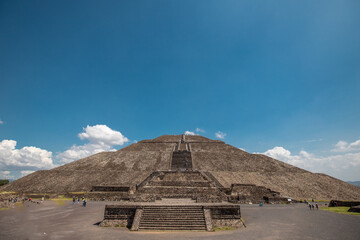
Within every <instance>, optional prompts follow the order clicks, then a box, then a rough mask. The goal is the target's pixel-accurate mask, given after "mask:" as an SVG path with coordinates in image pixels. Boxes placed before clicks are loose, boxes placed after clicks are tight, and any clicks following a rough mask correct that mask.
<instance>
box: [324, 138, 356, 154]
mask: <svg viewBox="0 0 360 240" xmlns="http://www.w3.org/2000/svg"><path fill="white" fill-rule="evenodd" d="M331 151H332V152H350V151H360V139H359V140H357V141H355V142H352V143H347V142H345V141H338V142H337V143H336V144H335V147H334V148H333V149H332V150H331Z"/></svg>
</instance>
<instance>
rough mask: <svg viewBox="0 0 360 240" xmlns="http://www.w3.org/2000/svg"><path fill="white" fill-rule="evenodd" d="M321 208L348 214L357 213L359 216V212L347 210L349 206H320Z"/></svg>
mask: <svg viewBox="0 0 360 240" xmlns="http://www.w3.org/2000/svg"><path fill="white" fill-rule="evenodd" d="M320 209H321V210H325V211H329V212H336V213H342V214H350V215H357V216H360V213H357V212H348V210H349V209H350V207H321V208H320Z"/></svg>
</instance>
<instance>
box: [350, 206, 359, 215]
mask: <svg viewBox="0 0 360 240" xmlns="http://www.w3.org/2000/svg"><path fill="white" fill-rule="evenodd" d="M348 212H358V213H360V205H359V206H354V207H351V208H350V209H349V210H348Z"/></svg>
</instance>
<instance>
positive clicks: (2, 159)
mask: <svg viewBox="0 0 360 240" xmlns="http://www.w3.org/2000/svg"><path fill="white" fill-rule="evenodd" d="M16 144H17V143H16V141H14V140H3V141H1V142H0V167H1V168H4V167H6V168H8V167H12V168H19V167H21V168H24V167H25V168H27V169H49V168H53V167H55V166H56V165H55V164H54V163H53V161H52V153H51V152H49V151H46V150H44V149H41V148H37V147H31V146H30V147H23V148H21V149H16Z"/></svg>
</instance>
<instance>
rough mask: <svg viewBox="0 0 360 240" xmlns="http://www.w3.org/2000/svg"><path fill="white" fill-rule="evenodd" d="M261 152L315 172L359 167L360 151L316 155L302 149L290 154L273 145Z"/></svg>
mask: <svg viewBox="0 0 360 240" xmlns="http://www.w3.org/2000/svg"><path fill="white" fill-rule="evenodd" d="M263 154H265V155H267V156H269V157H272V158H275V159H277V160H281V161H283V162H286V163H288V164H291V165H294V166H297V167H300V168H304V169H306V170H309V171H315V172H325V171H327V170H331V171H339V170H346V169H351V168H354V167H360V152H357V153H344V154H336V155H330V156H317V155H315V154H312V153H309V152H306V151H304V150H302V151H300V152H299V153H298V154H292V153H291V152H290V151H289V150H287V149H285V148H283V147H274V148H272V149H269V150H267V151H266V152H264V153H263Z"/></svg>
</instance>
